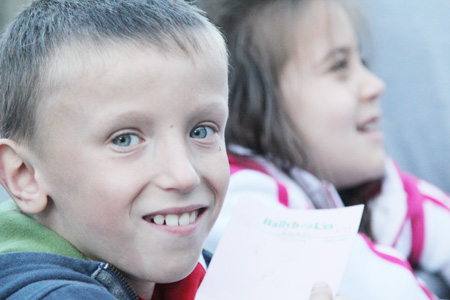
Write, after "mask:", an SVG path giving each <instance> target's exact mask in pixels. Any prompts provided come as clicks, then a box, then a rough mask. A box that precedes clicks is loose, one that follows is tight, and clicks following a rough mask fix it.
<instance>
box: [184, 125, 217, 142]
mask: <svg viewBox="0 0 450 300" xmlns="http://www.w3.org/2000/svg"><path fill="white" fill-rule="evenodd" d="M213 133H214V130H213V129H212V128H210V127H207V126H198V127H196V128H194V129H193V130H192V131H191V133H190V134H189V136H190V137H191V138H194V139H205V138H207V137H208V136H210V135H211V134H213Z"/></svg>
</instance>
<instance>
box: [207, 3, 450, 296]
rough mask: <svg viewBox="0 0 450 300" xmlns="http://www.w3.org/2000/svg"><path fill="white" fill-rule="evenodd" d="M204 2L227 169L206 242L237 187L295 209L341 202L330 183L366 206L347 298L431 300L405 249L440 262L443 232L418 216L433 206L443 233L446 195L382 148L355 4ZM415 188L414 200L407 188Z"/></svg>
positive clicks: (378, 90)
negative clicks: (219, 71)
mask: <svg viewBox="0 0 450 300" xmlns="http://www.w3.org/2000/svg"><path fill="white" fill-rule="evenodd" d="M200 4H201V5H202V6H203V8H205V9H206V10H207V12H208V15H209V17H210V18H211V19H212V20H213V22H215V23H216V24H217V25H218V26H219V27H220V28H221V29H222V31H223V33H224V35H225V37H226V39H227V42H228V46H229V51H230V56H231V68H230V69H231V73H230V78H229V79H230V104H229V106H230V119H229V123H228V131H227V143H228V150H229V153H230V155H229V159H230V164H231V172H232V176H231V182H230V186H229V190H228V194H227V198H226V200H225V204H224V209H223V210H222V213H221V215H220V217H219V220H218V222H217V223H216V225H215V227H214V228H213V232H212V234H211V236H210V237H209V240H208V242H207V246H208V247H211V248H214V247H215V246H216V245H217V242H218V240H219V239H220V236H221V234H222V233H223V230H224V229H225V227H226V225H227V223H228V221H229V218H230V216H231V214H232V211H233V209H234V207H235V205H236V204H237V202H238V201H240V200H241V199H242V198H243V197H244V195H246V196H248V195H250V196H251V197H252V198H256V199H259V200H260V201H262V202H265V203H268V204H271V205H273V203H279V204H281V205H284V206H287V207H291V208H325V207H338V206H340V205H343V204H342V202H340V200H339V198H338V197H332V196H330V195H332V194H333V188H332V187H331V186H330V185H328V184H327V183H326V182H330V183H332V184H334V185H335V186H336V187H337V188H338V189H339V191H340V192H341V195H342V196H343V200H344V203H345V204H346V205H352V204H356V203H367V205H366V210H365V212H364V216H363V222H362V225H361V231H362V233H364V235H360V236H359V238H358V239H357V240H356V242H355V246H354V249H353V252H352V255H351V258H350V261H349V264H348V268H347V271H346V274H345V275H344V279H343V281H342V284H341V288H340V293H341V294H343V295H345V296H347V297H349V298H350V299H361V298H363V299H433V297H434V296H433V295H432V294H431V293H430V292H429V291H428V290H427V289H426V288H425V287H424V286H423V285H422V284H421V283H420V282H419V281H417V280H416V278H415V275H414V273H413V272H412V268H411V265H410V264H409V262H408V261H407V260H406V259H405V257H409V258H410V259H411V260H410V261H411V262H413V263H417V262H418V261H419V260H418V259H417V258H418V256H417V255H418V254H420V251H419V253H418V254H417V252H415V251H416V250H414V249H416V247H418V248H419V249H420V248H421V249H423V251H422V256H421V259H420V263H421V265H422V266H424V267H425V266H426V267H428V268H429V269H430V270H438V269H439V268H442V270H444V267H445V262H446V261H445V258H446V257H445V255H443V254H444V253H443V252H445V251H446V247H445V243H447V245H448V244H449V241H450V240H449V239H447V238H446V237H442V239H436V238H434V237H432V236H431V235H430V236H428V235H425V236H424V235H423V234H422V235H420V236H419V239H416V238H415V237H416V236H415V234H417V232H419V233H421V232H420V229H422V230H423V222H424V220H425V218H424V215H425V216H426V215H428V214H429V213H430V214H436V219H434V218H435V217H433V219H432V220H427V222H429V224H430V226H436V224H437V222H438V221H440V220H441V219H442V220H444V219H445V223H442V224H443V225H445V224H449V226H447V225H445V226H447V227H446V228H449V229H450V223H449V222H450V218H448V217H447V216H446V215H445V214H446V213H447V209H446V207H445V206H444V205H443V204H442V203H443V202H441V201H439V200H437V198H430V197H428V196H423V194H422V193H423V192H422V186H423V185H424V183H421V185H419V186H418V185H416V183H417V181H416V180H415V179H412V178H411V177H408V178H407V179H406V180H404V181H403V184H402V181H401V180H400V179H401V178H406V177H403V175H402V176H401V177H400V176H399V174H401V173H398V169H397V168H396V167H395V166H394V165H393V163H392V162H391V161H390V160H389V158H388V157H387V156H386V153H385V149H384V143H383V135H382V133H381V132H380V130H379V129H378V122H379V120H380V118H381V112H380V109H379V103H378V98H379V96H380V95H381V94H382V93H383V91H384V88H385V87H384V83H383V82H382V81H381V80H380V79H379V78H377V77H376V76H375V75H374V74H373V73H371V72H370V71H369V70H368V69H367V68H366V66H365V64H364V63H363V60H362V58H361V53H360V43H359V38H358V33H357V32H355V28H360V26H358V25H360V23H357V21H360V20H361V19H360V18H359V17H360V15H359V14H357V10H356V9H355V8H356V7H355V6H354V5H352V3H349V2H343V1H337V0H309V1H308V0H304V1H300V0H297V1H295V0H289V1H287V0H282V1H276V0H272V1H270V0H266V1H261V0H246V1H244V0H215V1H212V0H208V1H204V2H200ZM386 166H387V167H386ZM313 175H314V176H313ZM393 176H397V178H396V179H395V178H394V179H393V178H392V177H393ZM404 184H409V185H407V186H405V185H404ZM356 186H358V188H354V187H356ZM381 187H382V193H381V192H380V188H381ZM419 188H420V189H419ZM428 188H429V185H428ZM392 189H395V191H392ZM411 189H412V190H413V194H414V198H413V197H409V198H408V195H412V194H406V193H405V190H406V191H408V192H411ZM436 190H437V189H435V188H434V191H436ZM375 195H378V196H377V197H376V198H374V197H375ZM400 196H401V197H403V198H401V197H400ZM441 196H442V197H444V196H443V195H441ZM435 197H437V196H435ZM369 199H374V200H370V201H369ZM424 208H425V210H424ZM438 215H439V220H438V219H437V218H438ZM441 215H443V216H441ZM427 226H428V225H427ZM417 228H418V229H419V231H416V229H417ZM431 228H435V227H431ZM434 230H435V232H437V231H436V229H434ZM427 231H430V230H429V229H427ZM411 233H413V234H411ZM422 233H423V231H422ZM412 236H414V239H413V238H412ZM424 237H426V239H425V238H424ZM369 238H371V239H372V240H369ZM411 241H412V245H413V246H410V245H411ZM373 242H377V243H378V244H375V243H373ZM425 242H427V243H429V245H427V243H425ZM408 243H409V244H408ZM381 244H383V245H384V246H382V245H381ZM394 247H395V248H397V249H394ZM396 250H400V251H398V252H397V251H396ZM427 251H428V252H427ZM441 252H442V253H441ZM447 257H448V256H447ZM449 258H450V257H449Z"/></svg>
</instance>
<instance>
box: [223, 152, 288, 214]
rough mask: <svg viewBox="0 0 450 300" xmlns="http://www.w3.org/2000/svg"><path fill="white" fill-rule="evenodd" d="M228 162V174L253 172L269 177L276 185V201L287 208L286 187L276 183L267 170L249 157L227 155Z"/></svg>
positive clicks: (278, 182)
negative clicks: (242, 171) (245, 171)
mask: <svg viewBox="0 0 450 300" xmlns="http://www.w3.org/2000/svg"><path fill="white" fill-rule="evenodd" d="M228 161H229V162H230V174H231V175H233V174H234V173H236V172H238V171H241V170H248V169H250V170H255V171H258V172H261V173H263V174H266V175H267V176H270V177H271V178H272V179H273V180H274V181H275V183H276V184H277V189H278V201H279V202H280V203H281V204H282V205H284V206H286V207H289V198H288V192H287V189H286V186H284V184H282V183H281V182H280V181H278V180H277V179H276V178H274V177H273V176H272V174H270V173H269V172H267V170H266V169H265V168H264V167H263V166H262V165H260V164H259V163H257V162H256V161H255V160H253V159H251V158H249V157H241V156H236V155H233V154H228Z"/></svg>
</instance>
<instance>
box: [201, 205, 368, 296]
mask: <svg viewBox="0 0 450 300" xmlns="http://www.w3.org/2000/svg"><path fill="white" fill-rule="evenodd" d="M363 207H364V206H363V205H356V206H351V207H345V208H336V209H320V210H318V209H316V210H297V209H284V208H280V209H274V208H268V207H266V206H264V205H262V204H260V203H259V202H258V201H255V200H242V201H241V203H240V204H239V206H238V207H237V208H236V211H235V212H234V215H233V218H232V220H231V221H230V224H229V225H228V227H227V230H226V231H225V233H224V235H223V238H222V239H221V241H220V243H219V245H218V247H217V249H216V251H215V253H214V256H213V259H212V261H211V264H210V266H209V268H208V271H207V272H206V276H205V278H204V280H203V282H202V284H201V286H200V289H199V290H198V292H197V296H196V298H195V299H196V300H211V299H214V300H230V299H233V300H253V299H254V300H266V299H267V300H269V299H270V300H274V299H283V300H308V299H309V295H310V291H311V288H312V286H313V284H314V283H315V282H317V281H325V282H327V283H328V284H329V285H330V287H331V288H332V290H333V293H334V294H336V292H337V290H338V287H339V284H340V281H341V279H342V276H343V273H344V269H345V266H346V263H347V260H348V256H349V254H350V250H351V247H352V244H353V240H354V238H355V235H356V233H357V231H358V227H359V223H360V221H361V216H362V211H363Z"/></svg>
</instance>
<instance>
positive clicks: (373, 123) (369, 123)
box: [356, 116, 380, 132]
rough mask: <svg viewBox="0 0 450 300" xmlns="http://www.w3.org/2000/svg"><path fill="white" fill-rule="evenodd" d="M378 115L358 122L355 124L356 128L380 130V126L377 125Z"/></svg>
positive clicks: (364, 130)
mask: <svg viewBox="0 0 450 300" xmlns="http://www.w3.org/2000/svg"><path fill="white" fill-rule="evenodd" d="M379 119H380V117H379V116H376V117H373V118H370V119H368V120H366V121H363V122H360V123H358V124H357V125H356V130H357V131H360V132H373V131H380V127H379V125H378V120H379Z"/></svg>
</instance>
